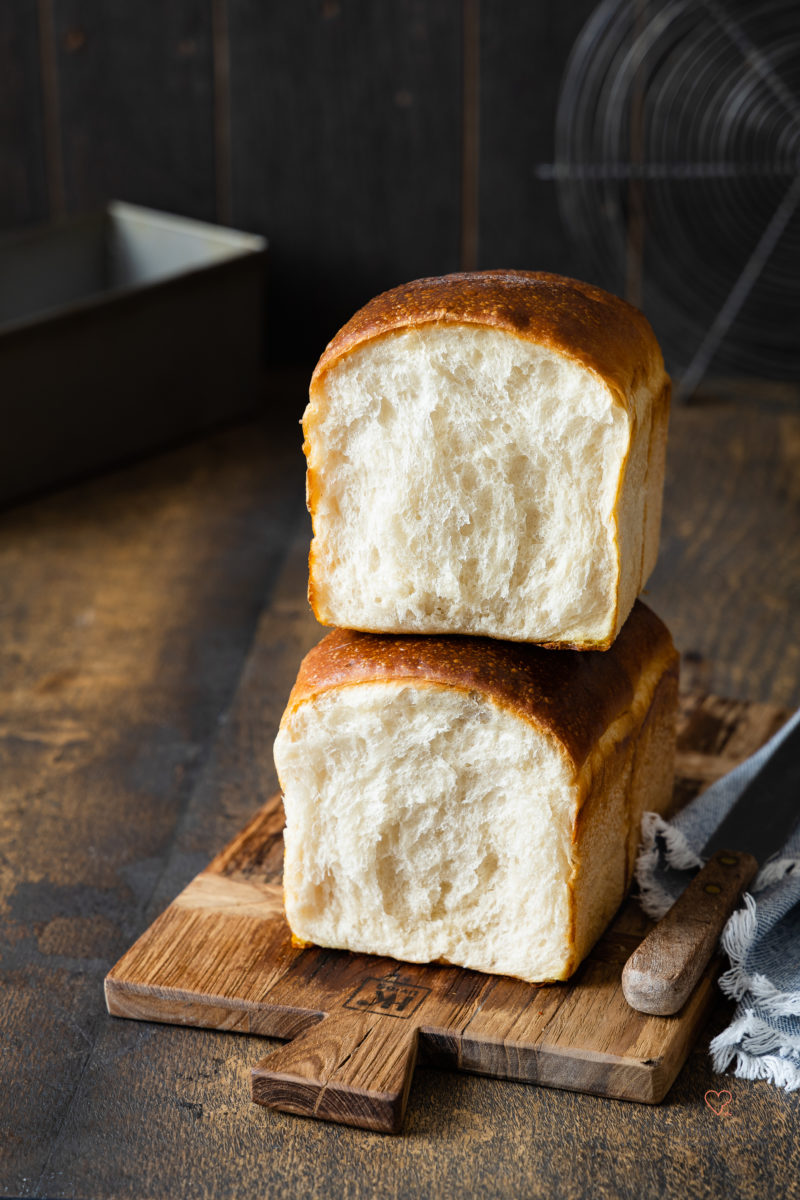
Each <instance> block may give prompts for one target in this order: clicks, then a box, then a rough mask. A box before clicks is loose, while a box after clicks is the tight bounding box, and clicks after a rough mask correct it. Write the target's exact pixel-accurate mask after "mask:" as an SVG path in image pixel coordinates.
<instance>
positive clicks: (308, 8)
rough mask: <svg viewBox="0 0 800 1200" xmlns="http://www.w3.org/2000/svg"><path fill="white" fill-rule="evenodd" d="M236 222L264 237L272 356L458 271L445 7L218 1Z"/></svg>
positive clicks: (453, 30) (457, 55) (407, 2)
mask: <svg viewBox="0 0 800 1200" xmlns="http://www.w3.org/2000/svg"><path fill="white" fill-rule="evenodd" d="M229 26H230V52H231V113H232V155H233V215H234V223H235V224H237V225H239V226H242V227H244V228H246V229H252V230H255V231H258V232H261V233H264V234H266V235H267V237H268V238H269V239H270V251H271V288H270V291H271V301H270V312H271V345H272V351H273V354H274V355H275V357H277V358H280V359H284V360H285V359H289V358H297V359H301V358H306V359H308V358H314V357H316V356H317V355H318V354H320V353H321V351H322V349H323V348H324V346H325V343H326V342H327V341H328V339H329V338H330V337H332V336H333V334H334V333H335V331H336V329H337V327H338V325H339V324H341V323H342V322H343V321H345V320H346V319H347V318H348V317H349V316H350V315H351V313H352V312H353V310H354V309H355V308H357V307H358V306H359V305H361V304H363V303H364V302H365V301H366V300H368V299H369V298H370V296H372V295H374V294H375V293H376V292H378V291H381V290H383V289H385V288H387V287H391V286H392V285H394V284H397V283H402V282H404V281H406V280H408V279H413V278H415V277H418V276H421V275H427V274H440V273H442V272H445V271H451V270H456V269H457V268H458V262H459V235H460V230H459V225H460V139H461V5H460V4H459V3H458V2H457V0H435V2H429V3H423V2H422V0H384V2H383V3H381V4H371V3H367V2H366V0H357V2H356V0H341V3H339V2H336V0H293V3H291V4H271V5H264V4H262V3H260V2H259V0H230V4H229Z"/></svg>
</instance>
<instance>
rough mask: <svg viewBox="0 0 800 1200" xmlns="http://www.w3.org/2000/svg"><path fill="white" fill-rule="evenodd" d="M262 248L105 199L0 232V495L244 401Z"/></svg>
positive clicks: (223, 413)
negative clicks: (46, 223)
mask: <svg viewBox="0 0 800 1200" xmlns="http://www.w3.org/2000/svg"><path fill="white" fill-rule="evenodd" d="M266 254H267V243H266V241H265V239H264V238H262V237H258V236H256V235H253V234H246V233H238V232H236V231H234V230H230V229H222V228H219V227H217V226H213V225H207V224H204V223H202V222H200V221H193V220H189V219H186V218H183V217H174V216H169V215H167V214H165V213H160V212H154V211H152V210H149V209H145V208H139V207H137V206H134V205H131V204H123V203H120V202H118V201H113V202H111V203H110V204H108V205H107V207H106V208H105V209H103V210H102V211H101V212H98V213H95V214H92V215H90V216H86V217H82V218H79V219H76V220H72V221H69V222H65V223H63V224H59V225H54V226H51V227H48V228H45V229H38V230H32V231H30V232H27V233H25V234H22V235H17V236H15V237H13V238H10V239H5V241H3V242H2V243H0V430H1V436H0V502H8V501H9V500H12V499H16V498H19V497H21V496H25V495H28V494H31V493H33V492H36V491H40V490H41V489H42V488H46V487H52V486H54V485H56V484H60V483H64V482H67V481H68V480H72V479H76V478H79V477H80V476H83V475H86V474H87V473H90V472H93V471H97V470H99V469H101V468H103V467H106V466H109V465H111V464H114V463H117V462H122V461H124V460H126V459H129V458H132V457H134V456H136V455H140V454H142V453H144V452H146V451H149V450H152V449H155V448H158V447H162V446H166V445H169V444H171V443H175V442H177V441H179V440H180V439H182V438H185V437H186V436H189V435H193V434H197V433H200V432H202V431H204V430H206V429H209V428H210V427H212V426H213V425H216V424H218V423H221V422H223V421H226V420H229V419H231V418H234V417H237V416H242V415H244V414H246V413H249V412H252V411H253V410H254V409H255V408H256V407H257V405H258V403H259V401H260V400H261V398H262V397H263V393H264V334H265V330H264V288H265V275H266Z"/></svg>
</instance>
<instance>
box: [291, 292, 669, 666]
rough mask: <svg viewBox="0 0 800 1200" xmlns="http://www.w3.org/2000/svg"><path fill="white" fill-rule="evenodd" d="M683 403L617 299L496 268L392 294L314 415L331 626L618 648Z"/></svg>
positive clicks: (338, 352)
mask: <svg viewBox="0 0 800 1200" xmlns="http://www.w3.org/2000/svg"><path fill="white" fill-rule="evenodd" d="M668 401H669V381H668V379H667V376H666V375H665V373H664V367H663V360H662V358H661V354H660V351H659V350H658V345H657V343H656V341H655V338H654V337H653V334H652V331H651V330H650V328H649V326H648V325H647V322H646V321H645V320H644V318H643V317H642V316H641V314H639V313H638V312H636V310H635V309H633V308H631V307H630V306H629V305H626V304H625V303H624V302H623V301H621V300H618V299H617V298H616V297H612V296H609V295H608V294H607V293H605V292H602V291H600V290H599V289H597V288H590V287H589V286H588V285H584V284H579V283H576V282H575V281H572V280H566V279H561V278H560V277H558V276H552V275H545V274H541V273H532V272H479V273H475V274H472V275H456V276H446V277H444V278H442V279H438V280H420V281H417V282H416V283H415V284H410V285H407V286H406V287H405V288H399V289H396V290H395V292H389V293H386V294H385V295H384V296H381V297H377V298H376V300H374V301H372V302H371V303H370V304H369V305H367V306H366V308H365V309H363V310H362V311H361V313H359V314H356V317H354V318H353V321H351V322H350V324H349V325H348V326H345V328H344V329H343V330H342V331H341V332H340V333H339V334H338V335H337V337H336V338H334V340H333V342H332V343H331V345H330V346H329V347H328V349H327V350H326V352H325V354H324V355H323V357H322V359H321V360H320V363H319V365H318V367H317V369H316V371H315V373H314V377H313V379H312V384H311V390H310V400H309V405H308V408H307V409H306V413H305V416H304V431H305V451H306V455H307V459H308V473H307V495H308V504H309V509H310V511H311V514H312V520H313V526H314V540H313V542H312V547H311V554H310V559H309V598H310V600H311V604H312V607H313V608H314V611H315V613H316V615H317V617H318V619H319V620H320V621H322V623H323V624H328V625H342V626H347V627H350V628H354V629H360V630H373V631H383V632H419V633H442V632H445V633H448V632H449V633H459V634H483V635H487V636H489V637H494V638H502V639H508V640H515V641H532V642H538V643H541V644H545V645H551V646H571V647H575V648H579V649H585V648H595V647H597V648H605V647H607V646H609V645H610V644H611V642H612V641H613V639H614V637H615V636H616V634H617V633H618V632H619V629H620V628H621V626H622V623H623V622H624V620H625V618H626V617H627V615H628V613H629V611H630V609H631V607H632V605H633V602H634V600H635V598H636V596H637V594H638V593H639V591H640V590H641V587H642V586H643V584H644V582H645V580H646V578H647V576H648V575H649V573H650V571H651V570H652V568H653V566H654V564H655V560H656V556H657V552H658V534H659V525H660V512H661V493H662V488H663V472H664V452H665V445H666V423H667V415H668Z"/></svg>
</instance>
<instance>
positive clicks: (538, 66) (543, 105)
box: [478, 0, 600, 282]
mask: <svg viewBox="0 0 800 1200" xmlns="http://www.w3.org/2000/svg"><path fill="white" fill-rule="evenodd" d="M595 7H596V2H595V0H574V2H573V3H571V4H557V3H548V4H518V3H515V2H514V0H491V3H484V4H482V5H481V12H480V47H481V59H480V187H479V231H480V232H479V247H478V254H479V262H480V266H481V267H524V268H528V269H533V270H546V271H558V272H560V273H562V274H565V275H575V276H577V277H579V278H591V267H590V265H589V264H587V263H586V262H585V261H584V260H583V259H582V256H581V255H580V254H579V253H578V251H577V248H576V247H575V246H574V245H573V244H572V243H571V241H570V238H569V235H568V232H567V230H566V229H565V228H564V226H563V224H562V221H561V217H560V215H559V211H558V197H557V194H556V185H555V183H554V182H553V181H552V180H548V179H543V178H540V176H539V174H538V169H539V168H540V167H541V166H542V165H543V164H552V162H553V160H554V156H555V124H556V109H557V106H558V94H559V88H560V85H561V78H562V76H563V74H564V69H565V67H566V64H567V58H568V57H569V53H570V50H571V49H572V46H573V44H574V42H575V39H576V38H577V36H578V34H579V32H580V30H581V29H582V28H583V26H584V24H585V23H586V21H587V19H588V17H589V15H590V14H591V12H592V11H593V10H594V8H595ZM597 282H600V281H597Z"/></svg>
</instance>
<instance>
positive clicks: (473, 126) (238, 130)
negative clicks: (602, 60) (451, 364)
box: [0, 0, 602, 362]
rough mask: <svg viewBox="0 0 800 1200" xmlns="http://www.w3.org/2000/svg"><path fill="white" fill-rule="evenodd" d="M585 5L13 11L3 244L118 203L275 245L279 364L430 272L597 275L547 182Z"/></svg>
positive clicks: (35, 1)
mask: <svg viewBox="0 0 800 1200" xmlns="http://www.w3.org/2000/svg"><path fill="white" fill-rule="evenodd" d="M594 7H595V2H594V0H571V3H569V4H558V3H554V2H548V3H539V2H530V3H520V2H519V0H491V3H488V2H484V3H483V4H479V0H380V3H374V2H371V0H268V2H264V0H169V3H163V2H162V0H140V2H138V3H130V2H126V0H2V3H0V229H14V228H16V227H18V226H21V225H25V224H31V223H36V222H44V221H47V220H49V219H58V218H60V217H62V216H64V215H68V214H71V213H75V212H83V211H86V210H88V209H92V208H94V207H97V206H99V205H100V204H102V203H103V202H104V201H105V200H106V199H109V198H117V199H123V200H129V201H131V202H134V203H139V204H144V205H149V206H152V207H154V208H159V209H163V210H166V211H171V212H177V213H182V214H184V215H187V216H194V217H198V218H201V219H204V220H209V221H218V222H221V223H223V224H226V225H233V226H235V227H239V228H242V229H246V230H251V231H254V232H259V233H264V234H266V235H267V236H268V238H269V239H270V243H271V268H270V270H271V275H270V283H271V286H270V295H271V297H272V303H271V311H270V319H269V329H270V338H271V354H272V358H273V360H274V361H278V362H289V361H308V360H313V359H315V358H316V357H317V356H318V354H319V353H320V350H321V349H322V347H323V346H324V345H325V343H326V341H327V340H328V339H329V338H330V337H331V336H332V335H333V333H334V332H335V331H336V329H337V328H338V326H339V325H340V324H341V323H342V322H343V321H344V320H346V319H347V318H348V317H349V316H350V314H351V313H352V312H353V311H354V309H355V308H357V307H358V306H359V305H361V304H362V303H363V302H364V301H365V300H367V299H368V298H369V297H370V296H371V295H373V294H375V292H377V291H380V290H382V289H384V288H386V287H390V286H393V285H394V284H396V283H400V282H403V281H405V280H408V279H412V278H415V277H418V276H420V275H431V274H441V273H443V272H446V271H453V270H459V269H470V268H472V267H476V266H479V267H494V266H516V267H537V268H541V269H552V270H558V271H561V272H562V273H567V274H576V275H580V276H582V277H585V278H586V277H589V276H590V275H591V268H590V267H589V266H588V264H585V263H582V262H580V261H579V260H577V258H576V254H575V251H574V249H573V248H572V246H571V244H570V241H569V239H568V237H567V234H566V232H565V231H564V229H563V227H562V224H561V220H560V217H559V213H558V205H557V198H556V187H555V184H554V183H553V182H552V181H548V180H542V179H540V178H538V177H537V168H538V167H539V166H540V165H541V164H543V163H550V162H552V160H553V154H554V145H553V136H554V135H553V131H554V124H555V111H556V102H557V97H558V90H559V83H560V80H561V76H562V73H563V70H564V66H565V63H566V59H567V55H568V53H569V51H570V49H571V47H572V45H573V43H574V41H575V38H576V37H577V35H578V33H579V31H580V29H581V28H582V26H583V24H584V23H585V21H586V19H587V17H588V16H589V14H590V12H591V11H592V9H593V8H594ZM598 282H602V281H598Z"/></svg>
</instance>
